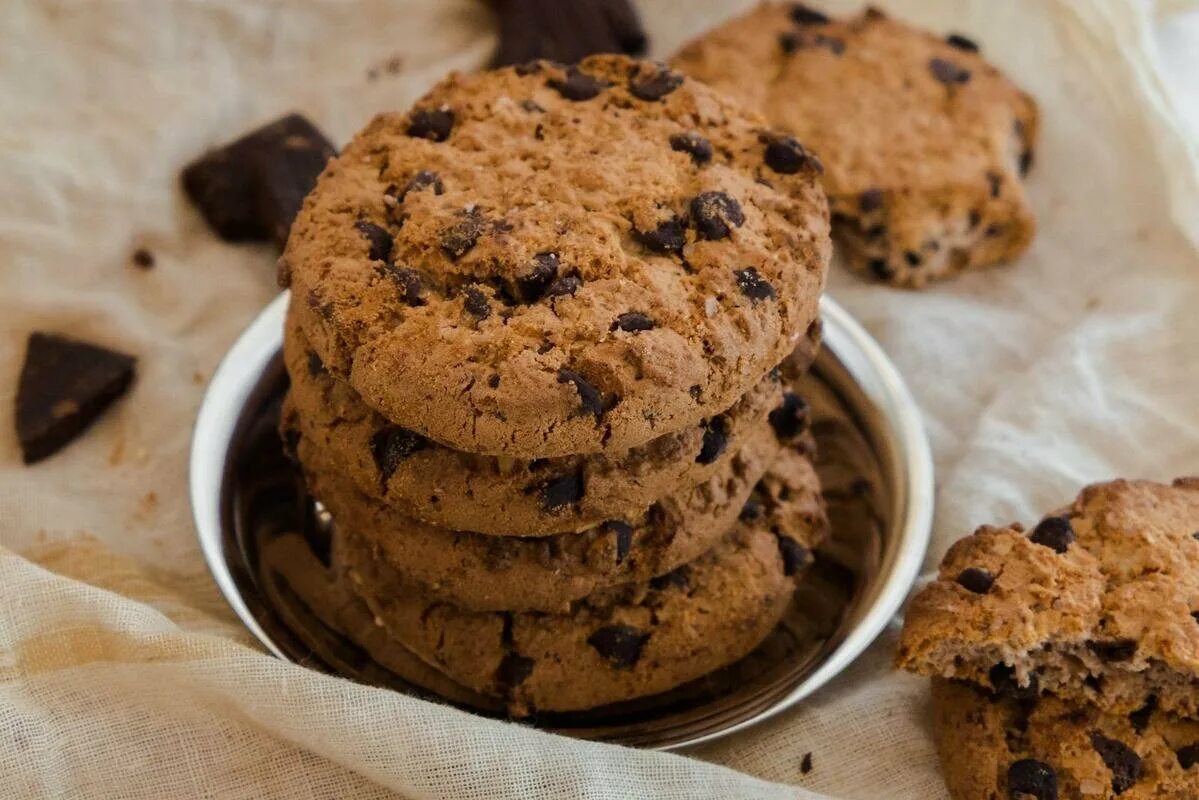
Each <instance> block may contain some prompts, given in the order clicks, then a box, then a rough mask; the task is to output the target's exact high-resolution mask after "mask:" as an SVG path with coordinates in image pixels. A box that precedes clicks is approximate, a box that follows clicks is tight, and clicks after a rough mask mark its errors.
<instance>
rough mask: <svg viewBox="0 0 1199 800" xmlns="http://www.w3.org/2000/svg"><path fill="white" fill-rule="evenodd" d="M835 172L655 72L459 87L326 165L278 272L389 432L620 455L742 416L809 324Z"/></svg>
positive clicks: (389, 119) (481, 79)
mask: <svg viewBox="0 0 1199 800" xmlns="http://www.w3.org/2000/svg"><path fill="white" fill-rule="evenodd" d="M819 169H820V166H819V162H817V161H816V160H815V159H814V158H812V157H811V156H809V155H808V153H807V152H806V151H805V150H804V149H803V147H802V146H801V145H800V144H799V143H798V142H795V141H794V140H793V139H788V138H786V137H782V136H778V135H776V134H773V133H771V132H770V131H769V130H767V129H766V127H765V124H764V123H763V122H762V120H761V119H760V118H759V117H757V116H755V115H753V114H749V113H746V112H744V111H742V110H741V109H740V108H739V107H738V106H736V105H735V104H734V103H732V102H731V101H729V100H727V99H725V98H723V97H722V96H721V95H719V94H717V93H715V92H713V91H711V90H709V89H707V88H706V87H704V86H702V85H700V84H698V83H696V82H694V81H690V80H685V79H683V78H682V77H681V76H679V75H677V74H675V73H672V72H669V71H666V70H665V69H663V68H662V67H660V66H658V65H654V64H650V63H645V62H637V61H632V60H629V59H626V58H623V57H618V56H598V57H593V58H588V59H586V60H584V61H583V62H582V63H581V64H580V65H579V66H578V67H577V68H562V67H559V66H554V65H551V64H549V63H536V64H533V65H528V66H526V67H521V68H510V69H503V70H498V71H495V72H489V73H482V74H475V75H452V76H451V77H449V78H448V79H446V80H445V81H443V82H442V83H441V84H439V85H438V86H437V87H435V88H434V89H433V90H432V91H431V92H430V93H429V94H428V95H426V96H425V97H424V98H423V99H422V100H420V101H419V102H418V103H417V104H416V107H415V108H414V109H412V110H411V111H410V112H409V113H407V114H398V113H396V114H383V115H380V116H378V117H376V118H375V120H374V121H373V122H372V123H371V124H370V125H369V126H368V127H367V128H366V129H365V130H364V131H363V132H362V133H360V134H359V135H358V136H357V137H356V138H355V139H354V141H353V142H352V143H351V144H350V145H349V146H348V147H347V148H346V149H345V151H344V152H343V153H342V155H341V156H340V157H339V158H337V159H336V160H334V161H333V162H331V164H330V166H329V167H328V168H327V169H326V171H325V173H324V175H323V176H322V177H321V179H320V181H319V182H318V185H317V188H316V189H315V190H314V192H313V193H312V194H311V195H310V196H309V197H308V199H307V201H306V203H305V207H304V210H303V211H302V212H301V214H300V216H299V217H298V219H297V221H296V223H295V225H294V227H293V228H292V234H291V239H290V241H289V243H288V247H287V251H286V253H285V255H284V258H283V260H282V262H281V273H280V274H281V278H282V279H283V280H284V281H285V282H288V281H290V285H291V287H292V291H293V295H292V297H293V303H294V304H295V305H296V306H298V307H299V310H300V312H301V313H300V314H299V316H300V320H301V323H302V324H303V325H304V326H305V331H306V332H307V333H308V335H309V338H310V339H311V341H312V344H313V347H314V349H315V350H316V351H317V352H318V354H319V355H320V357H321V359H322V360H323V361H324V363H325V364H326V365H328V367H329V368H330V369H331V370H333V371H334V372H335V373H336V374H339V375H342V376H345V377H347V378H348V380H349V381H350V383H351V384H352V385H353V386H354V388H355V389H356V390H357V391H358V392H359V393H360V394H361V395H362V396H363V398H364V399H365V401H366V402H367V403H368V404H370V405H372V406H373V407H375V408H376V409H377V410H378V411H379V412H380V413H382V414H383V415H384V416H386V417H388V418H389V419H390V420H392V421H393V422H395V423H396V424H399V425H403V426H404V427H407V428H410V429H412V430H415V431H417V432H419V433H421V434H422V435H425V436H427V437H429V438H431V439H434V440H436V441H438V442H441V443H443V444H446V445H449V446H452V447H455V448H458V449H462V450H469V451H472V452H480V453H489V454H496V455H513V456H523V457H537V456H553V455H564V454H568V453H585V452H597V451H600V450H609V449H611V450H625V449H628V448H629V447H632V446H635V445H637V444H640V443H643V442H645V441H647V440H649V439H651V438H654V437H655V436H658V435H661V434H663V433H668V432H672V431H674V430H679V429H681V428H684V427H687V426H689V425H693V424H696V423H698V422H699V420H700V419H702V418H704V417H706V416H709V415H711V414H712V413H717V412H719V411H722V410H724V409H726V408H728V407H729V406H731V405H732V404H733V402H735V401H736V399H737V398H738V397H740V396H741V395H742V394H744V393H745V392H746V391H747V390H748V389H749V388H750V387H751V386H753V385H754V384H755V383H757V382H758V380H759V379H760V378H761V377H762V376H763V375H764V374H765V373H766V372H767V371H768V370H769V369H771V368H772V367H773V366H775V365H776V364H777V363H778V362H780V361H781V360H782V359H783V358H784V357H785V356H786V355H787V353H788V352H790V350H791V349H792V348H793V347H794V346H795V344H796V342H797V341H798V340H799V339H800V337H802V336H803V334H804V332H805V331H806V329H807V328H808V326H809V325H810V324H811V323H812V322H813V320H814V319H815V316H816V307H817V301H818V297H819V294H820V291H821V288H822V286H823V281H824V274H825V270H826V266H827V260H828V254H829V244H828V221H827V207H826V203H825V200H824V197H823V194H822V193H821V191H820V188H819V185H818V182H817V174H818V172H819Z"/></svg>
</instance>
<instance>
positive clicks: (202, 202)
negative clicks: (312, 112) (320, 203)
mask: <svg viewBox="0 0 1199 800" xmlns="http://www.w3.org/2000/svg"><path fill="white" fill-rule="evenodd" d="M335 154H336V151H334V149H333V145H332V144H330V143H329V140H328V139H326V138H325V136H324V134H322V133H321V132H320V131H319V130H317V128H316V126H314V125H313V124H312V123H311V122H309V121H308V120H307V119H305V118H304V117H302V116H300V115H299V114H289V115H287V116H285V117H282V118H280V119H278V120H275V121H274V122H272V123H270V124H268V125H264V126H263V127H261V128H258V129H257V130H254V131H252V132H250V133H248V134H246V135H245V136H243V137H241V138H240V139H237V140H236V141H234V142H231V143H230V144H227V145H224V146H222V147H219V148H216V149H213V150H210V151H208V152H207V153H205V154H204V155H202V156H200V157H199V158H198V159H196V160H195V161H193V162H192V163H191V164H189V165H188V166H187V167H186V168H184V170H183V173H182V175H181V176H180V177H181V180H182V184H183V190H184V192H185V193H186V194H187V196H188V199H190V200H191V201H192V203H194V204H195V206H196V208H198V209H199V211H200V214H201V215H202V216H203V217H204V220H205V221H206V222H207V223H208V225H209V226H210V227H211V228H212V229H213V231H215V232H216V234H217V235H218V236H220V237H221V238H222V239H224V240H226V241H230V242H237V241H258V240H264V239H270V238H274V239H275V241H276V243H278V244H282V243H283V242H285V241H286V239H287V233H288V231H289V230H290V228H291V222H292V220H293V219H295V216H296V214H297V213H298V212H299V210H300V205H301V204H302V203H303V200H304V197H305V195H307V194H308V192H309V191H311V189H312V187H313V186H314V185H315V184H316V178H317V176H318V175H320V173H321V170H323V169H324V168H325V163H326V162H327V161H328V160H329V159H330V158H332V157H333V156H334V155H335Z"/></svg>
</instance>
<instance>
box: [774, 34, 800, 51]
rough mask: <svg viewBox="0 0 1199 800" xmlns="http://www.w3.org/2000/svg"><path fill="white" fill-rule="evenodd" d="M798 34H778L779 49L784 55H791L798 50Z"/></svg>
mask: <svg viewBox="0 0 1199 800" xmlns="http://www.w3.org/2000/svg"><path fill="white" fill-rule="evenodd" d="M799 46H800V39H799V34H798V33H796V32H795V31H783V32H782V33H780V34H779V47H780V48H781V49H782V51H783V53H784V54H786V55H791V54H792V53H794V52H795V51H796V50H798V49H799Z"/></svg>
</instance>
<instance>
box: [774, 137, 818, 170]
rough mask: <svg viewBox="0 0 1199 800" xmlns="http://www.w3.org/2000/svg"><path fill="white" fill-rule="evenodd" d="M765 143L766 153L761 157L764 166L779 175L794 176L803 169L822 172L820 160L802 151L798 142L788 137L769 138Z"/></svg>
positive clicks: (802, 148)
mask: <svg viewBox="0 0 1199 800" xmlns="http://www.w3.org/2000/svg"><path fill="white" fill-rule="evenodd" d="M765 141H766V152H765V155H764V156H763V157H764V159H765V161H766V166H768V167H770V168H771V169H772V170H774V171H775V172H777V173H779V174H780V175H794V174H795V173H797V172H799V171H801V170H804V169H811V170H813V171H815V172H823V171H824V168H823V167H822V166H821V165H820V160H819V159H817V158H816V156H814V155H812V154H811V153H809V152H808V151H807V150H806V149H804V146H803V145H802V144H800V143H799V141H798V140H796V139H794V138H792V137H790V136H769V137H766V140H765Z"/></svg>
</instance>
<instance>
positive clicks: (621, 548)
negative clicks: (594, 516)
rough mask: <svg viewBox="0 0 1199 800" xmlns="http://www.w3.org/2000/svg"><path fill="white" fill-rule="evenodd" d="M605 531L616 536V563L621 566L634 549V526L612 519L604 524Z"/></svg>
mask: <svg viewBox="0 0 1199 800" xmlns="http://www.w3.org/2000/svg"><path fill="white" fill-rule="evenodd" d="M603 527H604V530H606V531H609V532H611V533H612V534H614V535H615V536H616V563H617V564H621V563H623V562H624V560H625V558H626V557H627V556H628V554H629V550H631V549H632V547H633V526H632V525H630V524H629V523H627V522H621V521H620V520H617V519H611V520H608V521H607V522H605V523H604V526H603Z"/></svg>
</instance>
